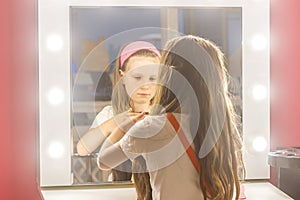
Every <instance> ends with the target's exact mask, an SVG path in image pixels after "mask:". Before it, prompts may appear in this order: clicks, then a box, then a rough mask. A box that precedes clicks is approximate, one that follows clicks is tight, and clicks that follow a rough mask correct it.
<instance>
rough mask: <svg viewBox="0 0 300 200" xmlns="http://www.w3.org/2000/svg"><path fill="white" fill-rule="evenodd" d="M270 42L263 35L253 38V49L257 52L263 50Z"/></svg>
mask: <svg viewBox="0 0 300 200" xmlns="http://www.w3.org/2000/svg"><path fill="white" fill-rule="evenodd" d="M267 45H268V41H267V38H266V37H265V36H263V35H259V34H258V35H255V36H254V37H253V38H252V47H253V49H255V50H263V49H265V48H266V47H267Z"/></svg>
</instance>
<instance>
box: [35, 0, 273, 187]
mask: <svg viewBox="0 0 300 200" xmlns="http://www.w3.org/2000/svg"><path fill="white" fill-rule="evenodd" d="M269 4H270V2H269V0H247V1H246V0H200V1H199V0H186V1H184V2H183V1H181V0H172V1H168V2H164V3H161V1H159V0H144V1H142V2H141V1H139V0H114V1H111V0H68V1H61V0H39V1H38V5H39V8H38V18H39V22H38V24H39V30H38V31H39V131H40V136H39V145H40V152H39V161H40V163H39V164H40V166H39V174H40V177H39V179H40V186H41V187H44V186H45V187H46V186H70V185H72V182H73V181H72V174H71V149H72V141H71V132H72V130H71V128H72V126H71V120H72V116H71V100H72V98H71V67H70V65H71V61H70V59H71V55H70V53H71V49H70V41H71V40H70V35H71V34H70V7H72V6H80V7H99V6H101V7H105V6H136V7H145V6H152V7H153V6H160V7H241V8H242V27H243V30H242V38H243V43H242V66H243V67H242V81H243V83H242V85H243V89H242V95H243V96H242V99H243V141H244V144H245V154H244V160H245V167H246V179H268V178H269V177H270V171H269V170H270V169H269V166H268V163H267V153H268V152H269V148H270V144H269V140H270V99H269V98H270V97H269V96H270V95H269V93H270V92H269V88H270V75H269V72H270V61H269V57H270V56H269V55H270V52H269V35H270V34H269ZM257 36H258V37H257ZM262 37H263V38H262ZM261 38H262V39H263V40H261ZM257 41H258V42H265V46H263V47H262V48H260V49H255V48H253V44H254V42H257ZM49 42H51V43H49ZM53 42H54V43H53ZM49 44H52V45H53V44H55V45H54V46H49ZM260 44H261V43H260ZM49 47H50V49H49ZM256 86H259V87H258V88H260V90H259V91H262V92H264V95H265V96H264V98H262V99H259V100H257V99H255V98H253V92H254V91H255V87H256ZM261 88H262V90H261ZM256 139H258V140H256ZM255 141H256V142H258V144H261V143H262V144H263V145H265V147H266V148H265V149H262V150H261V151H255V149H254V147H253V145H254V146H255V144H257V143H255ZM258 166H259V167H258Z"/></svg>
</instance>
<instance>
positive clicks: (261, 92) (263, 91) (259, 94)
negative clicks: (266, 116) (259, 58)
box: [252, 84, 267, 101]
mask: <svg viewBox="0 0 300 200" xmlns="http://www.w3.org/2000/svg"><path fill="white" fill-rule="evenodd" d="M252 95H253V98H254V99H255V100H258V101H260V100H263V99H265V98H266V97H267V88H266V87H265V86H264V85H260V84H258V85H255V86H254V87H253V90H252Z"/></svg>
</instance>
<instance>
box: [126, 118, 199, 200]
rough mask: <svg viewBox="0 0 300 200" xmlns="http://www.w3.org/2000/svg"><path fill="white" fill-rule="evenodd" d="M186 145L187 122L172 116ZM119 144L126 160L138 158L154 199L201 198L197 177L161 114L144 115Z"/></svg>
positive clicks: (190, 199)
mask: <svg viewBox="0 0 300 200" xmlns="http://www.w3.org/2000/svg"><path fill="white" fill-rule="evenodd" d="M175 117H176V119H177V121H178V123H179V124H180V125H181V128H182V129H183V131H184V133H185V135H186V137H187V139H188V141H189V142H191V141H192V138H191V137H190V133H189V129H188V128H187V127H188V126H185V125H184V124H187V123H185V122H188V119H187V118H185V117H182V115H181V117H180V115H176V114H175ZM120 145H121V148H122V150H123V151H124V153H125V154H126V155H127V156H128V158H130V159H134V158H135V157H137V156H139V155H142V156H143V157H144V159H145V161H146V165H147V168H148V171H149V174H150V183H151V186H152V197H153V199H154V200H161V199H162V200H168V199H170V200H174V199H186V200H201V199H203V195H202V191H201V188H200V183H199V179H200V178H199V175H198V172H197V171H196V169H195V167H194V165H193V164H192V162H191V160H190V158H189V157H188V155H187V153H186V151H185V149H184V147H183V145H182V144H181V141H180V140H179V138H178V136H177V134H176V132H175V130H174V128H173V126H172V124H171V123H170V122H169V121H168V120H167V118H166V116H165V115H162V116H146V117H145V119H144V120H142V121H139V122H137V123H136V124H135V125H134V126H133V127H132V128H131V129H130V130H129V131H128V132H127V133H126V135H125V136H124V137H123V138H122V140H121V141H120Z"/></svg>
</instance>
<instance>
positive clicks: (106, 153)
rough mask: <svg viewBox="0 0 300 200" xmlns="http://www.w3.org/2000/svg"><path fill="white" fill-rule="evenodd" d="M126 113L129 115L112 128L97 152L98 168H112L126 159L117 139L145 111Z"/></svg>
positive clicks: (141, 117) (142, 116) (139, 118)
mask: <svg viewBox="0 0 300 200" xmlns="http://www.w3.org/2000/svg"><path fill="white" fill-rule="evenodd" d="M128 115H129V117H128V118H127V119H125V120H124V121H123V122H122V123H120V125H118V126H117V128H115V129H114V130H113V132H112V133H111V134H110V135H109V137H108V138H107V139H106V140H105V142H104V144H103V145H102V147H101V149H100V151H99V154H98V166H99V168H100V169H103V170H108V169H112V168H114V167H116V166H118V165H120V164H121V163H123V162H125V161H126V160H127V159H128V157H127V156H126V155H125V154H124V152H123V150H122V149H121V146H120V143H119V141H120V139H121V138H122V137H123V136H124V135H125V133H126V132H127V131H128V130H129V129H130V128H131V127H132V126H133V125H134V124H135V123H136V122H137V121H139V120H141V119H143V118H144V117H145V113H138V114H137V113H129V114H128Z"/></svg>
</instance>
